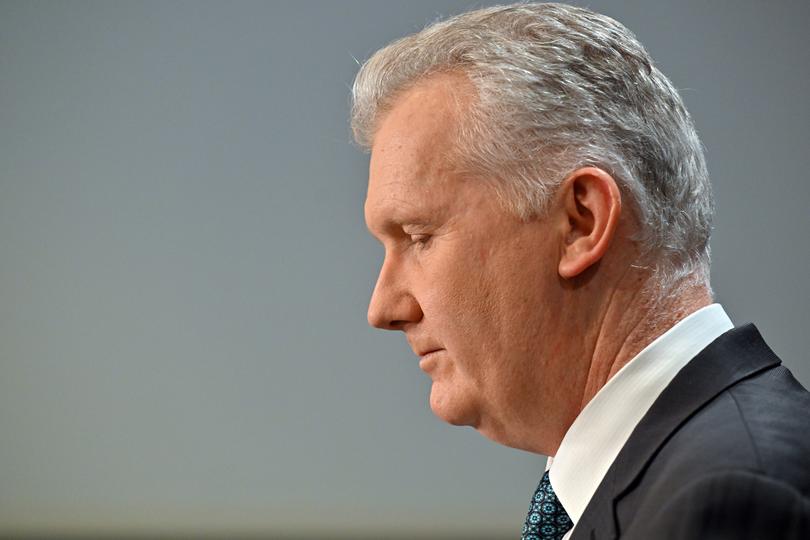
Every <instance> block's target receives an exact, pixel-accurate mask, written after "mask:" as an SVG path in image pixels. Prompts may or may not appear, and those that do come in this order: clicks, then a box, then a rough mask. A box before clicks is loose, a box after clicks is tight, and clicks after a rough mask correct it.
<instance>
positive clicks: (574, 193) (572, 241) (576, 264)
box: [558, 167, 622, 279]
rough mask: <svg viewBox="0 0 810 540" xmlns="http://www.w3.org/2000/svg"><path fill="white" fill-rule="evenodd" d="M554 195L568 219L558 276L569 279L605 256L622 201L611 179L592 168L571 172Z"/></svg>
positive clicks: (617, 222) (616, 223)
mask: <svg viewBox="0 0 810 540" xmlns="http://www.w3.org/2000/svg"><path fill="white" fill-rule="evenodd" d="M558 194H559V196H560V197H561V199H559V200H560V208H561V209H562V210H563V211H564V212H565V216H566V217H567V219H568V223H567V225H564V226H565V227H566V229H565V233H566V234H565V235H564V236H563V238H564V240H563V244H562V246H561V251H562V253H561V256H560V264H559V267H558V272H559V274H560V276H561V277H563V278H565V279H572V278H574V277H576V276H578V275H580V274H582V273H583V272H584V271H585V270H587V269H588V268H590V267H591V266H592V265H594V264H596V263H597V262H598V261H599V260H600V259H601V258H602V257H603V256H604V255H605V252H606V251H607V249H608V246H609V245H610V242H611V240H612V239H613V236H614V234H615V232H616V227H617V226H618V224H619V216H620V215H621V212H622V198H621V194H620V193H619V186H618V185H617V184H616V181H615V180H614V179H613V177H612V176H610V175H609V174H608V173H606V172H605V171H603V170H602V169H599V168H596V167H583V168H581V169H577V170H575V171H574V172H572V173H571V174H570V175H568V177H567V178H566V179H565V180H564V181H563V183H562V185H561V186H560V189H559V191H558Z"/></svg>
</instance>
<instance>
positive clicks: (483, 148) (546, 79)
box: [352, 5, 712, 450]
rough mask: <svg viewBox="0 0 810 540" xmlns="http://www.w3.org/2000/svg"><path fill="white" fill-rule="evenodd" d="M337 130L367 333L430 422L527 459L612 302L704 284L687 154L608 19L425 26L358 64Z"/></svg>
mask: <svg viewBox="0 0 810 540" xmlns="http://www.w3.org/2000/svg"><path fill="white" fill-rule="evenodd" d="M352 120H353V122H352V125H353V129H354V132H355V136H356V138H357V140H358V142H360V143H361V144H363V145H364V146H366V147H369V148H371V152H372V156H371V164H370V176H369V190H368V198H367V201H366V220H367V223H368V226H369V229H370V230H371V231H372V233H373V234H374V235H375V236H377V237H378V238H379V239H380V240H381V241H382V243H383V245H384V246H385V250H386V257H385V261H384V262H383V266H382V269H381V271H380V277H379V280H378V283H377V286H376V288H375V291H374V294H373V297H372V300H371V305H370V306H369V322H370V323H371V324H373V325H374V326H377V327H380V328H385V329H396V330H403V331H404V332H405V333H406V334H407V336H408V340H409V342H410V343H411V346H412V347H413V349H414V351H415V352H416V353H417V354H419V355H420V356H422V362H421V366H422V368H423V369H424V370H425V371H427V372H428V373H429V374H430V375H431V378H432V379H433V388H432V391H431V406H432V407H433V409H434V411H435V412H436V413H437V414H438V415H439V416H440V417H442V418H444V419H445V420H447V421H449V422H452V423H456V424H465V425H472V426H474V427H476V428H477V429H479V430H480V431H482V432H483V433H484V434H486V435H487V436H489V437H491V438H493V439H495V440H498V441H499V442H503V443H505V444H509V445H512V446H519V447H524V448H527V449H530V450H531V449H535V450H543V449H542V448H530V447H527V446H531V443H526V442H525V441H526V440H527V438H528V437H529V435H528V432H529V431H530V430H536V429H537V428H538V426H541V427H544V428H547V429H551V430H553V429H557V428H558V429H560V430H563V429H564V427H565V426H567V425H569V424H570V421H571V420H572V419H573V417H574V416H575V415H576V413H577V412H578V406H579V405H580V403H579V402H577V400H576V399H571V395H572V394H577V393H579V394H580V395H581V394H582V393H583V392H584V388H585V385H586V379H588V378H589V376H590V374H589V371H590V370H592V369H593V367H592V365H591V360H592V358H593V352H594V351H593V350H589V348H593V346H594V344H595V343H596V342H597V341H598V339H599V335H598V333H599V332H601V327H600V322H601V321H603V320H604V318H605V317H606V316H607V315H608V313H607V311H608V309H609V307H608V306H609V304H610V303H611V299H612V298H613V297H614V296H615V295H616V291H619V290H626V289H629V290H630V293H631V296H634V295H636V293H637V292H638V291H641V290H642V288H644V289H645V290H647V291H649V290H656V291H666V290H669V289H670V287H671V286H672V284H674V283H676V282H683V281H684V278H685V277H687V276H688V277H689V278H690V279H692V280H693V281H696V282H707V280H708V237H709V231H710V217H711V207H712V203H711V192H710V187H709V184H708V179H707V174H706V170H705V165H704V160H703V155H702V151H701V148H700V143H699V141H698V139H697V136H696V134H695V132H694V128H693V127H692V124H691V121H690V119H689V116H688V114H687V113H686V110H685V108H684V107H683V104H682V103H681V100H680V98H679V97H678V95H677V92H676V91H675V90H674V89H673V87H672V86H671V84H670V83H669V81H668V80H667V79H666V78H665V77H664V76H663V75H662V74H661V73H660V72H659V71H658V70H657V69H656V68H654V67H653V66H652V64H651V61H650V59H649V57H648V55H647V53H646V52H645V51H644V49H643V48H642V46H641V45H640V44H639V43H638V42H637V41H636V40H635V38H634V37H633V36H632V34H630V33H629V31H627V30H626V29H625V28H624V27H623V26H621V25H620V24H618V23H617V22H615V21H613V20H612V19H609V18H607V17H604V16H601V15H597V14H594V13H592V12H590V11H587V10H583V9H579V8H573V7H568V6H562V5H517V6H507V7H496V8H489V9H484V10H479V11H475V12H471V13H467V14H463V15H461V16H458V17H455V18H452V19H449V20H448V21H445V22H442V23H437V24H435V25H433V26H431V27H429V28H427V29H425V30H423V31H422V32H420V33H418V34H416V35H413V36H409V37H406V38H404V39H401V40H399V41H396V42H394V43H392V44H391V45H389V46H388V47H386V48H384V49H382V50H380V51H378V52H377V53H376V54H375V55H374V56H373V57H372V58H371V59H369V61H368V62H366V63H365V64H364V66H363V68H362V69H361V71H360V73H359V74H358V76H357V80H356V81H355V86H354V107H353V119H352ZM651 283H652V284H655V286H654V287H650V284H651ZM651 301H653V300H651ZM433 350H438V352H434V353H431V354H426V353H428V352H430V351H433ZM561 403H568V404H567V405H565V404H563V405H560V404H561ZM545 405H547V406H545ZM557 435H559V436H560V437H561V434H557Z"/></svg>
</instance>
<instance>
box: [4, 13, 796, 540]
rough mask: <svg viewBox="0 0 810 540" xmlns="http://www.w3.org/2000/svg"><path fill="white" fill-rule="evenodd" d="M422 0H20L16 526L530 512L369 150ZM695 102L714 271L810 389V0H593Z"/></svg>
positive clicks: (7, 37) (424, 525) (180, 527)
mask: <svg viewBox="0 0 810 540" xmlns="http://www.w3.org/2000/svg"><path fill="white" fill-rule="evenodd" d="M480 5H482V4H481V3H478V4H472V3H470V2H464V1H455V2H453V1H443V2H429V3H428V2H408V3H407V4H405V3H402V4H394V3H382V2H362V1H351V2H340V3H338V2H320V3H314V2H306V3H256V2H221V3H209V2H130V3H124V2H8V1H3V2H0V534H11V533H14V532H16V533H25V532H40V533H43V532H47V531H51V532H52V531H63V532H70V531H73V532H77V533H88V532H92V531H97V532H98V531H101V532H103V531H106V532H113V533H118V534H122V533H124V532H129V533H133V534H143V535H148V534H164V533H169V532H174V533H176V534H192V535H197V534H202V533H203V532H208V533H213V534H222V533H225V532H229V533H244V534H248V533H251V532H254V533H268V534H270V533H277V534H285V533H289V534H292V533H296V534H300V535H307V534H309V535H313V536H315V535H319V536H321V537H326V536H328V535H327V534H325V533H326V532H327V531H328V532H330V533H333V534H334V535H344V536H348V537H359V536H362V535H368V536H375V537H382V536H383V534H385V535H388V536H390V535H394V534H401V535H403V536H410V537H417V536H424V537H438V536H440V535H441V534H443V533H447V534H451V533H458V534H466V533H470V532H471V531H474V532H477V533H481V534H483V535H489V537H496V536H498V535H502V536H503V537H504V538H508V537H516V536H517V535H518V534H519V530H520V526H521V523H522V520H523V518H524V516H525V508H526V504H527V500H528V496H529V495H530V493H531V492H532V490H533V488H534V487H535V485H536V482H537V479H538V478H539V475H540V473H541V471H542V469H543V465H544V459H543V458H542V457H539V456H533V455H530V454H526V453H522V452H518V451H515V450H511V449H507V448H502V447H499V446H497V445H495V444H494V443H491V442H489V441H487V440H485V439H484V438H482V437H481V436H479V435H478V434H476V433H475V432H474V431H473V430H470V429H464V428H452V427H450V426H446V425H444V424H442V423H441V422H440V421H439V420H437V419H435V418H434V417H433V416H432V414H431V413H430V410H429V407H428V404H427V395H428V390H429V382H428V380H427V378H426V377H425V376H423V374H422V373H421V372H420V371H419V369H418V367H417V360H416V358H415V357H414V356H413V355H412V353H411V352H410V350H409V349H408V347H407V345H406V343H405V341H404V339H403V338H402V336H400V335H393V334H391V335H388V334H387V333H383V332H378V331H374V330H372V329H370V328H367V327H366V322H365V318H366V316H365V314H366V302H367V300H368V297H369V295H370V293H371V289H372V287H373V284H374V280H375V277H376V272H377V269H378V265H379V264H380V262H381V256H382V252H381V248H379V247H378V246H377V245H376V244H375V243H374V242H373V241H372V239H371V238H370V237H368V236H367V234H366V232H365V230H364V224H363V218H362V204H363V198H364V192H365V174H366V167H367V156H366V155H364V154H362V153H361V152H360V151H358V149H357V148H356V147H354V146H352V144H351V143H350V135H349V128H348V124H347V117H348V93H349V86H350V84H351V81H352V79H353V76H354V73H355V72H356V69H357V64H356V63H355V60H354V59H353V57H356V58H358V59H360V60H362V59H364V58H366V57H367V56H368V55H369V54H370V53H371V52H373V51H374V50H375V49H377V48H378V47H380V46H382V45H384V44H385V43H387V42H388V41H390V40H392V39H394V38H396V37H399V36H401V35H404V34H406V33H411V32H414V31H416V30H418V29H420V28H421V27H422V26H423V25H425V24H426V23H427V22H429V21H431V20H433V19H435V18H436V17H438V16H440V15H447V14H454V13H458V12H460V11H464V10H466V9H468V8H471V7H476V6H480ZM589 5H590V6H591V7H593V8H594V9H597V10H599V11H602V12H604V13H606V14H609V15H611V16H614V17H616V18H617V19H619V20H621V21H622V22H624V23H625V24H626V25H627V26H628V27H630V28H631V29H633V30H634V31H635V32H636V34H637V35H638V36H639V38H640V39H641V40H642V42H644V43H645V44H646V45H647V47H648V49H649V50H650V52H651V53H652V55H653V57H654V58H655V59H656V60H657V63H658V64H659V65H660V66H661V67H662V69H663V71H664V72H665V73H667V74H668V75H670V77H671V78H672V80H673V81H674V83H675V84H676V86H677V87H678V88H681V89H682V91H683V96H684V98H685V100H686V102H687V105H688V107H689V109H690V111H691V112H692V114H693V116H694V118H695V121H696V123H697V126H698V129H699V131H700V134H701V136H702V139H703V142H704V144H705V146H706V148H707V153H708V159H709V164H710V169H711V171H712V178H713V182H714V185H715V191H716V198H717V218H716V230H715V235H714V241H713V247H714V255H715V263H714V271H713V277H714V280H713V282H714V286H715V290H716V292H717V296H718V298H719V300H720V301H721V302H722V303H723V304H724V305H725V307H726V308H727V310H728V311H729V313H730V314H731V316H732V318H733V319H734V320H735V321H736V322H738V323H740V322H745V321H754V322H756V323H757V324H758V325H759V327H760V329H761V331H762V332H763V334H764V335H765V337H766V339H767V340H768V341H769V342H770V344H771V345H772V347H773V348H774V349H775V350H776V351H777V353H779V354H780V355H781V356H782V358H783V359H784V362H785V364H787V365H788V366H789V367H790V368H791V369H793V370H794V372H795V373H796V375H797V377H798V378H799V379H800V380H801V381H802V382H803V383H804V384H805V385H808V383H810V363H809V362H808V358H807V353H806V349H807V347H808V344H809V343H808V337H807V336H808V334H807V321H808V319H810V317H808V315H810V312H809V311H808V299H810V294H808V291H810V286H808V283H807V278H806V268H807V266H808V253H810V241H808V231H810V226H809V225H810V219H809V218H808V212H807V205H808V202H810V187H808V186H809V185H810V183H808V181H807V168H806V166H805V165H804V163H805V160H806V158H807V156H808V151H810V147H809V146H808V138H807V131H806V130H807V126H808V120H810V118H809V116H810V108H809V107H808V96H810V78H808V65H810V42H809V41H810V40H809V39H808V34H807V32H806V27H807V25H808V23H810V16H809V12H810V9H808V4H807V3H806V2H803V1H802V2H798V1H797V2H784V1H782V2H765V1H757V2H755V1H746V2H740V1H727V2H683V1H677V2H676V1H673V2H668V3H654V4H653V3H648V2H619V1H612V2H607V1H593V2H591V3H589Z"/></svg>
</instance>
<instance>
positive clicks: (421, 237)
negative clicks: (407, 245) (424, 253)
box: [408, 234, 433, 248]
mask: <svg viewBox="0 0 810 540" xmlns="http://www.w3.org/2000/svg"><path fill="white" fill-rule="evenodd" d="M408 236H410V238H411V243H412V244H413V245H414V246H416V247H418V248H424V247H426V246H427V245H428V244H429V243H430V240H431V238H433V236H432V235H430V234H409V235H408Z"/></svg>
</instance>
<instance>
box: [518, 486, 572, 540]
mask: <svg viewBox="0 0 810 540" xmlns="http://www.w3.org/2000/svg"><path fill="white" fill-rule="evenodd" d="M573 525H574V524H573V523H572V522H571V518H569V517H568V513H567V512H566V511H565V508H563V506H562V504H561V503H560V501H559V499H557V496H556V495H555V494H554V488H552V487H551V481H550V480H549V478H548V471H546V474H544V475H543V479H542V480H541V481H540V485H538V486H537V490H536V491H535V492H534V497H532V502H531V503H530V504H529V515H528V516H526V523H524V524H523V536H521V540H562V537H563V536H565V533H567V532H568V531H569V529H571V527H573Z"/></svg>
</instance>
